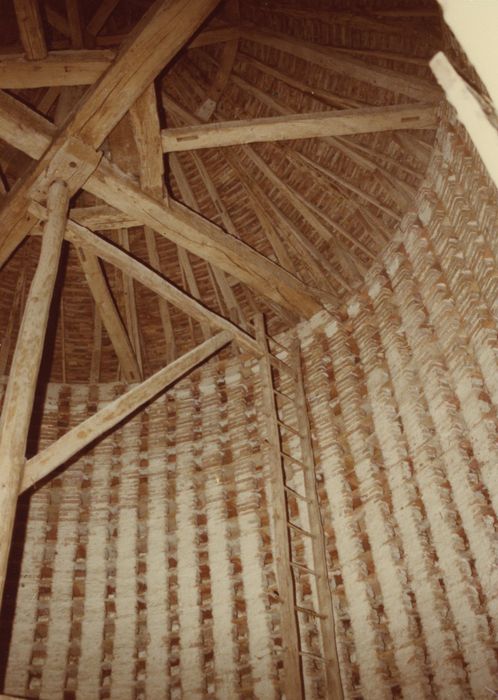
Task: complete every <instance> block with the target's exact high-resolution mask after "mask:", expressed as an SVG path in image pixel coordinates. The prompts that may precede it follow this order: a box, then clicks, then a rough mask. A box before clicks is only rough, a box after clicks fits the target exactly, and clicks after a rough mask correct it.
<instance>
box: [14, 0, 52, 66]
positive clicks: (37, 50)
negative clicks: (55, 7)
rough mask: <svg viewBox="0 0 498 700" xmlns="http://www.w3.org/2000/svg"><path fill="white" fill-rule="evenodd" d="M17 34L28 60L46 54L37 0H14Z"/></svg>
mask: <svg viewBox="0 0 498 700" xmlns="http://www.w3.org/2000/svg"><path fill="white" fill-rule="evenodd" d="M14 9H15V11H16V17H17V24H18V27H19V35H20V37H21V43H22V45H23V48H24V51H25V54H26V58H27V59H28V60H30V61H32V60H35V59H43V58H45V56H46V55H47V44H46V42H45V33H44V31H43V24H42V20H41V16H40V8H39V6H38V0H14Z"/></svg>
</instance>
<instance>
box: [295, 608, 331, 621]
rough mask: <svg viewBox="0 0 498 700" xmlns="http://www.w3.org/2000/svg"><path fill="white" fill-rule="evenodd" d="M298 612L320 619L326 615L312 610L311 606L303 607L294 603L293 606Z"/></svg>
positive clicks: (324, 618) (323, 618)
mask: <svg viewBox="0 0 498 700" xmlns="http://www.w3.org/2000/svg"><path fill="white" fill-rule="evenodd" d="M294 607H295V608H296V610H297V611H298V612H301V613H304V614H305V615H312V616H313V617H319V618H320V619H321V620H326V619H327V616H326V615H322V614H321V613H318V612H317V611H316V610H313V608H303V606H302V605H295V606H294Z"/></svg>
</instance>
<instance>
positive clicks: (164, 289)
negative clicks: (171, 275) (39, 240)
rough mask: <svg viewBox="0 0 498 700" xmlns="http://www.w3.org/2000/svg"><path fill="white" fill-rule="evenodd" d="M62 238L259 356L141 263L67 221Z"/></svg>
mask: <svg viewBox="0 0 498 700" xmlns="http://www.w3.org/2000/svg"><path fill="white" fill-rule="evenodd" d="M31 209H32V211H33V212H34V214H35V215H36V217H37V218H39V219H43V218H45V217H46V212H45V209H44V207H42V206H41V205H40V204H36V203H33V204H32V205H31ZM65 237H66V239H67V240H69V241H71V243H74V245H76V246H77V247H78V248H83V249H84V250H85V251H89V252H90V253H92V254H93V255H97V256H98V257H99V258H101V259H102V260H105V261H106V262H108V263H110V264H111V265H114V266H115V267H117V268H119V269H120V270H122V271H123V272H125V273H126V274H128V275H129V276H130V277H132V278H133V279H135V280H136V281H137V282H139V283H140V284H143V285H144V286H145V287H148V288H149V289H151V290H152V291H153V292H155V293H156V294H159V295H160V296H161V297H163V299H165V300H166V301H169V302H170V303H171V304H172V305H173V306H176V307H177V308H178V309H180V310H181V311H183V312H184V313H186V314H188V315H189V316H192V318H194V319H195V320H196V321H199V323H203V322H205V321H206V322H207V323H208V324H209V325H210V326H212V327H213V328H216V329H218V330H223V331H225V330H227V331H229V332H230V333H231V334H232V336H233V337H234V339H235V340H236V341H237V342H238V343H240V345H241V346H242V347H243V348H244V349H245V350H247V351H249V352H252V353H256V354H258V353H259V345H258V344H257V343H256V342H255V341H254V339H253V338H252V337H251V336H250V335H249V334H248V333H246V332H245V331H244V330H242V329H241V328H239V327H238V326H236V325H235V324H234V323H232V322H231V321H229V320H228V319H226V318H223V317H222V316H219V315H218V314H216V313H215V312H214V311H211V310H210V309H208V308H206V307H205V306H203V304H201V303H200V302H199V301H197V300H196V299H192V298H191V297H190V296H188V295H187V294H185V292H182V291H181V290H180V289H178V288H177V287H175V286H174V285H173V284H171V282H168V280H166V279H164V277H161V275H159V274H158V273H157V272H155V271H154V270H151V269H150V268H149V267H147V265H144V263H142V262H140V261H139V260H136V259H135V258H133V257H132V256H131V255H129V254H128V253H127V252H126V251H124V250H122V249H121V248H120V247H119V246H117V245H115V244H113V243H111V242H110V241H107V240H105V239H104V238H101V237H100V236H97V235H96V234H95V233H93V232H92V231H89V230H88V229H85V228H84V227H83V226H80V224H77V223H76V222H75V221H72V220H71V219H68V222H67V230H66V233H65Z"/></svg>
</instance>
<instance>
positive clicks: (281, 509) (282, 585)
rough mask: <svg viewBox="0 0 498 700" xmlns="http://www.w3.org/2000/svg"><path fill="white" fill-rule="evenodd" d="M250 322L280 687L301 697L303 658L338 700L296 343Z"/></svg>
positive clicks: (321, 533) (331, 614)
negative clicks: (263, 442)
mask: <svg viewBox="0 0 498 700" xmlns="http://www.w3.org/2000/svg"><path fill="white" fill-rule="evenodd" d="M255 327H256V338H257V340H258V342H259V343H260V345H261V348H262V351H263V354H262V357H261V359H260V372H261V384H262V387H261V392H262V398H263V403H264V407H263V411H264V417H265V421H266V438H267V443H268V444H267V447H268V454H269V457H270V459H269V462H270V471H271V487H272V502H273V507H272V511H273V527H274V537H275V568H276V578H277V586H278V591H279V600H280V605H281V636H282V645H283V690H284V693H285V697H286V699H287V700H291V699H294V698H295V699H296V700H297V699H298V698H304V697H306V688H305V682H304V679H305V677H306V675H307V674H305V673H304V668H305V666H304V664H305V662H306V659H307V658H308V659H309V660H312V661H314V662H315V664H318V665H319V666H321V667H322V668H321V673H320V676H321V678H322V679H323V680H322V682H324V684H325V689H324V690H325V697H326V698H330V699H333V700H336V698H337V699H339V698H340V699H342V697H343V693H342V686H341V681H340V674H339V664H338V658H337V649H336V641H335V624H334V610H333V605H332V596H331V590H330V586H329V580H328V573H327V559H326V550H325V537H324V531H323V523H322V517H321V512H320V505H319V498H318V490H317V483H316V471H315V459H314V454H313V447H312V440H311V430H310V425H309V420H308V412H307V405H306V395H305V390H304V383H303V375H302V369H301V355H300V349H299V341H298V340H297V338H296V339H294V340H293V341H292V344H291V347H290V349H287V348H286V347H284V346H283V345H281V344H280V343H278V342H277V341H276V340H274V339H272V338H271V337H270V336H268V335H267V333H266V328H265V322H264V318H263V316H258V317H256V319H255ZM296 484H297V485H296ZM297 518H299V520H300V522H296V519H297ZM303 591H304V594H303ZM303 595H304V598H305V599H306V600H305V601H304V602H303V601H302V600H301V599H302V598H303ZM310 599H311V600H312V603H311V602H310Z"/></svg>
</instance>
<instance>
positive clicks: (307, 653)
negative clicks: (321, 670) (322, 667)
mask: <svg viewBox="0 0 498 700" xmlns="http://www.w3.org/2000/svg"><path fill="white" fill-rule="evenodd" d="M299 656H311V658H312V659H317V660H318V661H323V662H324V663H325V658H324V657H323V656H320V654H315V653H314V652H313V651H300V652H299Z"/></svg>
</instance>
